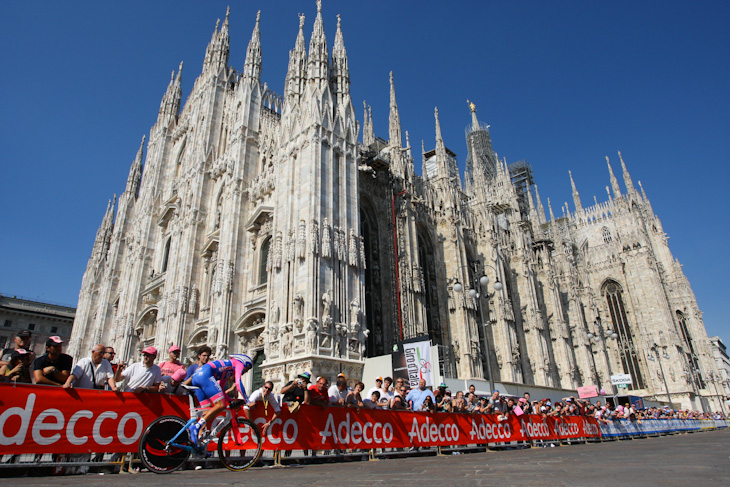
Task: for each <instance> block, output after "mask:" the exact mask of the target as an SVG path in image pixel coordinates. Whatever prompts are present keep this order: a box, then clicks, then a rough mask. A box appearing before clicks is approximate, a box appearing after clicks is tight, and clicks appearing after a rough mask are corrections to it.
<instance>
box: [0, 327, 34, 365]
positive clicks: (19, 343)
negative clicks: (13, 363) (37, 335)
mask: <svg viewBox="0 0 730 487" xmlns="http://www.w3.org/2000/svg"><path fill="white" fill-rule="evenodd" d="M31 336H32V335H31V333H30V331H28V330H21V331H19V332H18V334H17V335H15V338H14V340H15V346H14V347H12V348H4V349H3V351H2V354H0V367H2V366H3V365H5V364H7V363H10V359H12V354H13V351H14V350H20V349H23V350H25V351H26V352H28V353H29V354H30V356H29V358H28V360H30V362H31V363H32V362H33V361H34V360H35V358H36V357H35V353H34V352H33V350H31V349H30V339H31Z"/></svg>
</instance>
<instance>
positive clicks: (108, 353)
mask: <svg viewBox="0 0 730 487" xmlns="http://www.w3.org/2000/svg"><path fill="white" fill-rule="evenodd" d="M116 356H117V352H115V351H114V347H104V358H105V359H106V360H107V361H108V362H109V364H110V365H111V366H112V370H113V371H114V374H115V375H116V373H117V368H118V367H119V364H115V363H112V360H114V357H116Z"/></svg>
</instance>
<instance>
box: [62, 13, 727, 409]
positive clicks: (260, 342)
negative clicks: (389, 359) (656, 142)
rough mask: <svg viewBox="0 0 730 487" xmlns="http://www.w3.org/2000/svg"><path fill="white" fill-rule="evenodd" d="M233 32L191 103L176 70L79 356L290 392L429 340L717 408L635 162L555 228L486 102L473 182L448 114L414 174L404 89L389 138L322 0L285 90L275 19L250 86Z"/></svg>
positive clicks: (107, 254) (110, 249)
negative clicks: (269, 67) (600, 196)
mask: <svg viewBox="0 0 730 487" xmlns="http://www.w3.org/2000/svg"><path fill="white" fill-rule="evenodd" d="M228 27H229V17H228V14H226V18H225V20H224V21H223V23H222V24H217V25H216V28H215V30H214V32H213V35H212V38H211V41H210V43H209V45H208V47H207V49H206V53H205V58H204V62H203V69H202V72H201V73H200V75H199V76H198V77H197V79H196V81H195V84H194V86H193V89H192V92H191V94H190V95H189V97H188V99H187V102H186V103H185V105H184V106H183V107H181V98H182V92H181V76H182V64H181V65H180V69H179V70H178V71H177V73H175V72H173V75H172V77H171V79H170V83H169V85H168V87H167V90H166V92H165V93H164V95H163V98H162V102H161V104H160V108H159V113H158V117H157V121H156V123H155V124H154V126H153V127H152V129H151V130H150V133H149V140H148V141H146V140H145V138H143V140H142V144H141V146H140V148H139V151H138V153H137V155H136V157H135V158H134V161H133V163H132V166H131V169H130V172H129V177H128V179H127V183H126V187H125V189H124V191H123V192H122V193H121V195H120V196H119V198H118V200H117V199H116V197H115V199H114V200H113V201H110V203H109V205H108V207H107V211H106V214H105V216H104V218H103V221H102V223H101V226H100V227H99V230H98V233H97V236H96V240H95V242H94V246H93V251H92V255H91V258H90V259H89V262H88V265H87V268H86V272H85V274H84V277H83V282H82V287H81V292H80V295H79V303H78V310H77V314H76V320H75V324H74V327H73V336H72V339H71V341H70V345H69V353H71V354H73V355H74V356H79V355H80V354H82V353H83V351H84V350H88V348H89V347H90V346H92V345H93V344H95V343H105V344H108V345H113V346H114V347H116V349H117V351H118V354H119V355H120V357H122V358H124V359H126V360H132V359H135V358H136V357H137V355H138V351H139V350H141V349H142V348H144V347H146V346H148V345H154V346H156V347H157V348H158V349H161V350H166V349H167V348H168V347H169V346H170V345H171V344H176V345H180V346H181V348H183V350H184V351H185V352H184V354H183V355H184V356H185V357H187V358H188V359H190V358H192V357H194V353H195V350H196V349H197V348H198V347H200V346H201V345H203V344H207V345H210V346H211V347H212V348H213V350H214V355H215V356H217V357H225V356H227V355H228V354H230V353H248V354H250V355H251V356H252V357H254V356H255V357H256V371H257V372H258V373H259V374H261V377H263V378H266V379H271V380H272V381H274V383H275V384H277V386H281V385H282V384H283V383H285V381H288V380H290V379H291V378H292V377H294V376H295V375H296V374H299V373H301V372H303V371H305V370H307V371H311V372H312V373H313V374H314V375H322V376H326V377H330V378H332V377H334V376H335V375H336V374H337V373H339V372H344V373H345V374H346V375H347V376H348V377H359V376H360V374H361V373H362V367H363V363H364V360H365V359H366V358H367V357H371V356H378V355H383V354H387V353H389V351H390V350H392V347H393V345H394V344H395V343H396V342H398V341H401V340H403V339H408V338H413V337H417V336H428V337H429V338H430V340H431V342H432V344H433V345H436V346H438V350H439V361H440V368H441V372H442V374H443V375H444V376H446V377H454V378H460V379H486V378H489V379H491V380H492V381H494V382H511V383H523V384H535V385H541V386H548V387H556V388H563V389H575V388H576V387H579V386H583V385H591V384H595V385H597V386H598V387H599V388H603V389H605V390H606V391H609V393H610V391H611V390H612V386H611V381H610V376H611V375H614V374H631V376H632V385H631V386H630V392H631V393H632V394H635V395H641V396H645V397H651V398H656V399H659V400H663V401H665V400H666V399H667V394H666V388H668V389H669V391H670V393H671V396H672V399H673V401H674V402H675V404H676V405H679V404H682V405H683V406H685V407H692V408H695V409H699V408H700V406H701V401H704V402H705V406H712V407H713V409H719V403H718V405H713V404H711V402H712V400H713V398H712V397H711V396H712V392H711V391H710V389H709V388H708V387H709V386H708V384H707V382H706V379H705V377H706V374H707V373H708V372H709V371H711V370H715V369H716V366H715V365H714V362H713V359H712V354H711V349H710V344H709V340H708V337H707V333H706V331H705V327H704V324H703V321H702V314H701V312H700V310H699V308H698V306H697V302H696V299H695V296H694V294H693V292H692V289H691V287H690V284H689V282H688V281H687V278H686V277H685V275H684V274H683V272H682V269H681V266H680V264H679V263H678V262H677V261H676V260H675V259H674V258H673V256H672V253H671V251H670V250H669V247H668V244H667V236H666V235H665V234H664V232H663V230H662V225H661V222H660V221H659V218H658V217H657V216H656V215H655V214H654V211H653V209H652V207H651V204H650V202H649V199H648V198H647V196H646V194H645V193H644V191H643V188H641V185H640V183H639V185H638V188H637V187H635V186H634V184H633V181H632V179H631V177H630V175H629V172H628V170H627V167H626V165H625V163H624V161H623V159H622V158H621V155H620V154H619V161H620V165H621V171H622V180H623V188H621V185H620V184H619V180H618V178H617V177H616V176H615V175H614V173H613V168H612V163H611V161H609V160H608V158H607V165H608V175H609V179H610V189H609V188H607V190H608V197H607V200H606V201H604V202H598V201H594V204H592V205H590V206H585V207H584V206H583V205H582V202H581V199H580V196H579V194H578V191H577V189H576V188H575V185H573V195H572V197H573V203H574V206H573V208H572V209H571V208H570V207H569V206H568V205H567V204H565V205H564V206H562V207H561V208H560V209H559V216H558V217H556V216H555V214H554V211H553V207H552V205H551V203H550V201H549V200H547V214H546V210H545V207H544V206H543V202H542V200H541V198H540V196H539V193H538V190H537V186H536V185H535V184H534V182H533V179H532V174H531V170H530V167H529V165H527V164H526V163H515V164H511V165H508V164H507V163H506V161H505V160H500V159H499V158H498V157H497V155H496V154H495V152H494V151H493V149H492V143H491V138H490V134H489V129H488V126H487V125H485V124H484V123H482V122H480V121H479V120H478V118H477V112H476V107H475V106H474V105H473V104H471V105H470V107H469V110H468V111H467V110H466V109H465V120H468V118H466V117H469V116H471V126H470V129H469V130H468V131H467V148H468V155H467V158H466V170H465V173H464V175H463V178H462V175H461V174H460V172H459V169H458V166H457V160H456V156H455V154H454V153H453V152H451V151H450V150H449V149H448V148H446V146H445V144H444V141H443V139H442V137H441V128H440V124H439V117H438V110H435V112H434V124H435V146H434V147H433V148H432V149H428V150H427V149H426V147H424V146H422V147H421V158H420V161H416V158H414V156H413V150H412V148H411V145H410V141H409V137H408V132H405V140H404V138H403V131H402V128H401V124H400V119H399V113H398V105H397V103H396V90H395V82H394V79H393V75H392V73H391V77H390V117H389V130H388V139H387V140H385V139H382V138H379V137H376V136H375V133H374V130H373V122H372V114H371V113H370V111H369V109H368V107H367V105H365V106H364V116H363V121H362V123H360V122H358V120H357V119H356V110H355V108H354V105H353V101H352V100H351V98H350V76H349V67H348V59H347V52H346V49H345V43H344V38H343V33H342V29H341V25H340V21H339V18H338V23H337V30H336V34H335V39H334V44H333V46H332V51H331V54H330V52H329V46H328V44H327V40H326V37H325V32H324V25H323V21H322V16H321V3H320V2H318V5H317V14H316V18H315V21H314V27H313V31H312V34H311V36H310V39H309V46H308V49H307V46H306V42H305V35H304V27H305V18H304V16H303V15H302V16H300V22H299V32H298V34H297V36H296V40H295V42H294V47H293V49H292V50H291V51H290V54H289V67H288V72H287V75H286V79H285V86H284V93H283V95H279V94H276V93H274V92H273V91H271V90H270V89H269V88H268V86H267V84H265V83H263V82H262V80H261V61H262V51H261V44H260V31H259V18H258V16H257V18H256V23H255V26H254V29H253V34H252V37H251V40H250V42H249V45H248V49H247V53H246V60H245V64H244V68H243V72H240V73H239V72H236V71H235V70H233V69H232V68H231V67H229V64H228V61H229V59H228V56H229V43H230V40H229V29H228ZM358 111H359V110H358ZM361 133H362V136H360V134H361ZM416 163H418V164H420V166H421V176H419V175H417V173H416V171H415V165H416ZM614 164H615V162H614ZM571 183H572V176H571ZM657 359H658V362H657ZM659 365H661V366H662V367H661V368H660V367H659ZM665 382H666V388H665ZM716 399H717V398H715V400H716ZM708 401H709V402H710V403H708Z"/></svg>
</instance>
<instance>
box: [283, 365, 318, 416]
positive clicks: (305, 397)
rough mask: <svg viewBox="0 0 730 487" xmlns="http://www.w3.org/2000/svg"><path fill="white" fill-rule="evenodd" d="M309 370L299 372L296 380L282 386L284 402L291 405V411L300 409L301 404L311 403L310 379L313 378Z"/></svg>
mask: <svg viewBox="0 0 730 487" xmlns="http://www.w3.org/2000/svg"><path fill="white" fill-rule="evenodd" d="M311 377H312V376H311V375H310V374H309V372H304V373H302V374H299V375H298V376H297V378H296V379H295V380H291V381H289V382H287V383H286V385H285V386H284V387H282V388H281V393H282V394H283V395H284V402H285V403H287V405H288V406H289V411H291V412H295V411H296V410H298V409H299V405H300V404H309V391H307V387H308V386H309V381H310V380H311Z"/></svg>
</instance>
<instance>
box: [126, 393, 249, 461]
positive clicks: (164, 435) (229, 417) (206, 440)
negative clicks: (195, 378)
mask: <svg viewBox="0 0 730 487" xmlns="http://www.w3.org/2000/svg"><path fill="white" fill-rule="evenodd" d="M185 388H186V389H188V390H189V391H190V392H192V391H194V390H195V389H197V387H192V386H191V387H185ZM188 397H189V400H190V419H189V420H187V421H186V420H185V419H183V418H181V417H179V416H161V417H159V418H157V419H155V420H154V421H152V422H151V423H150V424H149V425H148V426H147V427H146V428H145V430H144V432H143V433H142V436H141V437H140V440H139V457H140V459H141V460H142V464H143V465H144V466H145V467H146V468H147V469H148V470H149V471H150V472H154V473H170V472H174V471H175V470H178V469H179V468H180V467H182V466H183V465H184V464H185V462H186V461H187V460H188V458H190V455H191V454H195V455H196V456H200V457H204V458H210V457H211V456H212V448H211V443H217V450H218V460H219V461H220V462H221V463H222V464H223V466H225V467H226V468H227V469H228V470H232V471H234V472H241V471H243V470H246V469H248V468H249V467H251V466H253V465H254V464H255V463H256V462H257V461H258V459H259V456H261V443H262V440H263V438H262V436H261V431H260V430H259V428H258V426H256V424H255V423H254V422H253V421H251V420H249V419H247V418H244V417H239V416H238V412H239V409H241V407H243V406H244V405H245V402H244V401H241V400H234V401H231V402H229V403H228V404H227V405H226V409H225V410H224V413H225V417H223V418H221V417H220V416H218V418H217V420H218V421H217V422H213V424H212V425H211V429H210V430H209V431H208V432H207V434H205V435H203V438H201V439H200V441H199V442H198V445H196V444H195V443H193V441H192V440H191V439H190V434H189V432H188V426H190V425H191V424H193V423H194V422H196V421H197V420H198V415H199V413H200V411H203V410H204V409H203V408H197V407H195V398H194V394H190V396H188Z"/></svg>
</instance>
